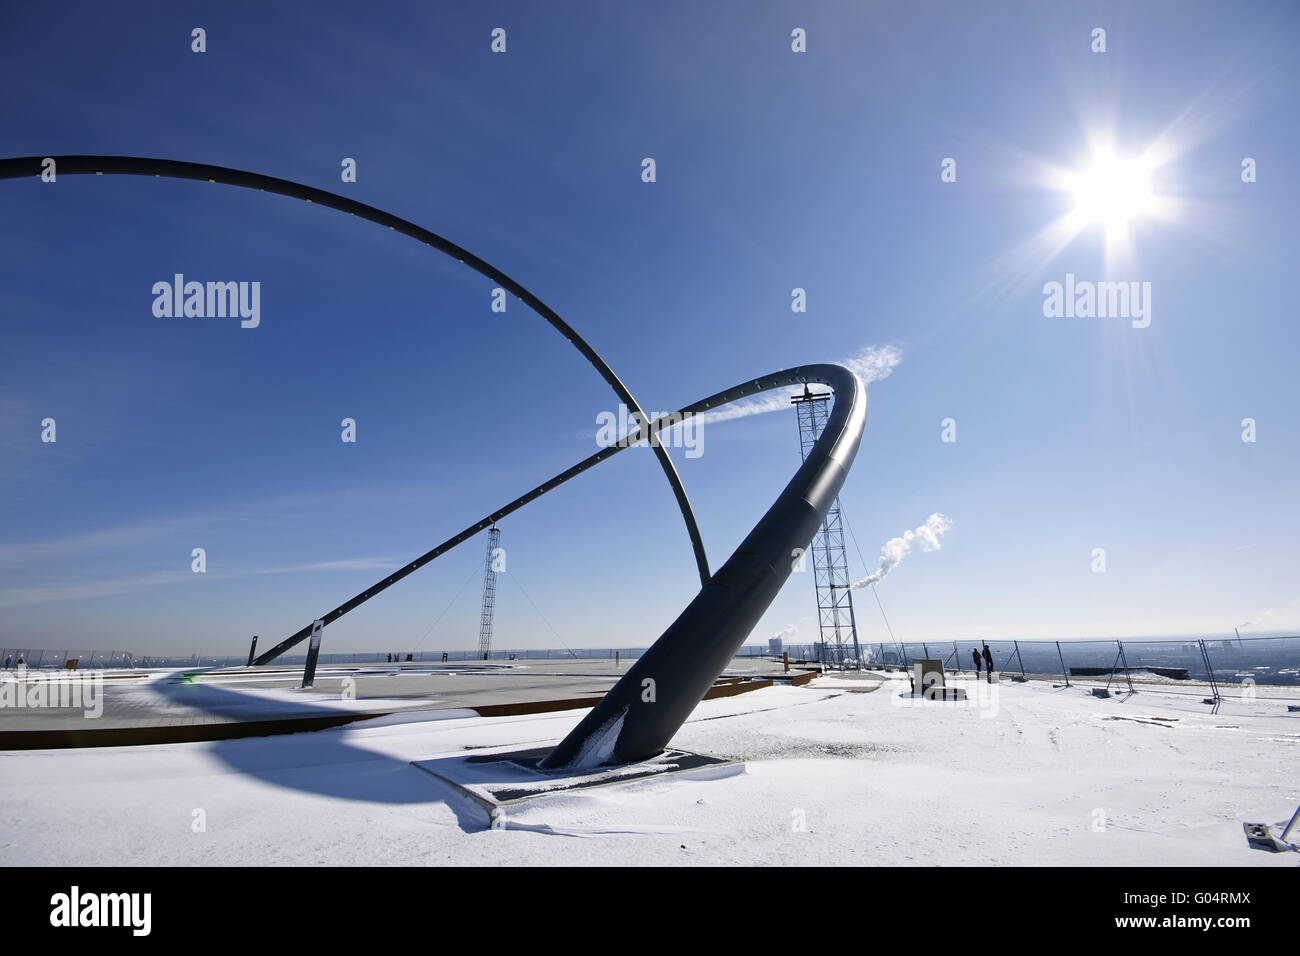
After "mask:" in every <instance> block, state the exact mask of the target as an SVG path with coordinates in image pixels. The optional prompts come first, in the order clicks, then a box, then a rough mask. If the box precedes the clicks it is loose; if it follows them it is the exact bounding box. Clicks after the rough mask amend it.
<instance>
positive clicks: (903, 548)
mask: <svg viewBox="0 0 1300 956" xmlns="http://www.w3.org/2000/svg"><path fill="white" fill-rule="evenodd" d="M951 527H952V520H951V519H950V518H949V517H948V516H947V515H943V514H939V513H938V512H935V513H934V514H932V515H930V517H928V518H926V519H925V524H923V525H921V527H919V528H917V529H915V530H913V531H904V532H903V534H902V536H901V537H898V538H890V539H889V540H888V541H886V542H885V544H884V547H882V548H881V549H880V567H878V568H877V569H876V571H875V573H874V574H871V575H869V576H867V577H865V578H863V579H862V580H861V581H856V582H854V584H853V587H854V588H855V589H859V588H866V587H871V585H873V584H875V583H876V582H877V581H879V580H880V579H881V578H883V577H884V576H885V575H886V574H888V573H889V572H890V571H892V570H894V568H895V567H897V566H898V563H899V562H900V561H902V560H903V558H905V557H907V554H908V552H910V551H911V550H912V546H913V545H915V544H918V543H919V544H920V545H921V550H922V551H938V550H939V549H940V547H942V545H941V544H940V543H939V539H940V538H941V537H943V533H944V532H945V531H947V530H948V529H949V528H951Z"/></svg>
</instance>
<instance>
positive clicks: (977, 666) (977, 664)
mask: <svg viewBox="0 0 1300 956" xmlns="http://www.w3.org/2000/svg"><path fill="white" fill-rule="evenodd" d="M970 656H971V657H973V658H975V679H976V680H979V679H980V652H979V648H978V647H972V648H971V649H970Z"/></svg>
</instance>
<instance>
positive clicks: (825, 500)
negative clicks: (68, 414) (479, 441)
mask: <svg viewBox="0 0 1300 956" xmlns="http://www.w3.org/2000/svg"><path fill="white" fill-rule="evenodd" d="M53 158H54V161H55V163H56V169H57V172H58V173H60V174H68V173H123V174H129V175H153V176H168V177H172V178H179V179H198V180H202V179H206V180H209V181H211V182H220V183H226V184H229V185H235V186H244V187H248V188H254V189H261V190H264V191H267V192H275V193H279V194H281V195H286V196H293V197H295V198H298V199H305V200H308V201H310V202H315V203H319V204H320V205H324V206H329V207H330V208H333V209H338V210H340V211H343V212H349V213H352V214H353V215H357V216H361V217H362V218H364V219H368V220H370V221H371V222H376V223H379V224H381V225H387V226H389V228H391V229H395V230H397V231H400V232H402V233H404V234H405V235H409V236H412V237H414V238H416V239H420V240H421V241H423V242H426V243H427V244H429V245H431V246H433V247H434V248H436V249H438V250H439V251H441V252H445V253H447V254H448V255H451V256H453V257H455V258H456V259H458V260H460V261H461V262H463V263H465V264H466V265H468V266H470V267H471V268H472V269H474V270H475V271H477V272H479V273H481V274H482V275H485V276H487V277H488V278H490V279H492V280H493V281H495V282H497V283H498V284H500V285H501V286H502V287H503V288H506V289H509V290H510V291H511V292H512V293H513V294H514V295H516V296H517V297H518V298H519V299H521V300H522V301H524V302H525V303H526V304H528V305H529V307H530V308H532V309H533V310H534V311H535V312H537V313H538V314H539V315H541V316H542V317H543V318H544V319H546V320H547V321H548V322H549V323H550V324H551V325H552V326H554V327H555V328H556V329H557V330H558V331H559V332H560V333H561V334H563V335H564V336H565V337H566V338H567V339H568V340H569V341H570V343H572V344H573V345H574V347H575V348H577V349H578V350H579V351H580V352H581V353H582V354H583V355H584V356H585V357H586V358H587V360H588V361H589V362H591V364H592V365H593V366H595V367H596V369H597V370H598V371H599V372H600V373H601V376H602V377H603V378H604V379H605V381H606V382H608V383H609V384H610V386H611V387H612V388H613V389H614V391H615V393H616V394H617V395H618V396H619V398H620V399H621V400H622V401H623V403H624V404H625V405H626V406H627V407H628V409H629V411H631V412H633V413H635V414H636V419H635V420H636V421H638V422H639V423H642V424H640V425H639V428H638V430H637V431H636V433H634V434H633V435H632V436H628V437H627V438H625V439H624V440H623V441H621V442H619V443H618V444H616V445H611V446H609V447H606V448H602V449H601V450H600V451H598V452H596V453H595V454H594V455H591V456H590V457H588V458H586V459H584V460H583V461H581V462H579V463H578V464H576V465H574V466H573V467H571V468H569V469H566V470H565V471H563V472H561V473H560V474H558V475H556V476H555V477H554V478H551V479H550V480H549V481H545V482H543V483H542V484H540V485H538V486H537V487H536V488H534V489H532V490H531V491H529V492H527V493H526V494H523V495H521V496H519V497H518V498H516V499H515V500H514V501H512V502H510V503H509V504H508V505H506V506H505V507H504V508H501V509H499V510H498V511H495V512H493V513H492V514H490V515H488V516H487V517H485V518H484V519H483V520H482V521H479V522H477V523H475V524H473V525H470V526H469V527H468V528H466V529H465V530H464V531H462V532H460V533H459V534H457V535H454V536H453V537H451V538H449V539H448V540H447V541H445V542H443V543H442V544H440V545H438V546H437V547H436V548H433V549H432V550H430V551H428V552H426V553H425V554H423V555H421V556H420V557H418V558H416V559H415V560H414V561H412V562H411V563H410V564H407V565H405V566H403V567H402V568H400V569H399V570H397V571H395V572H393V573H392V574H390V575H388V576H387V577H386V578H384V579H383V580H382V581H379V582H377V583H375V584H374V585H373V586H371V587H370V588H368V589H366V590H365V591H363V592H362V593H360V594H358V595H356V596H355V597H353V598H351V599H350V600H348V601H345V602H344V603H343V604H341V605H339V606H338V607H336V608H335V609H334V610H332V611H330V612H329V613H328V614H325V615H322V616H321V617H320V618H318V619H317V620H315V621H313V623H312V625H309V626H307V627H305V628H303V629H302V630H301V631H299V632H298V633H296V634H294V635H291V636H290V637H288V638H286V639H285V640H283V641H281V642H280V643H279V644H277V645H276V646H275V647H273V648H271V649H270V650H269V651H266V652H265V653H263V654H262V655H260V656H258V657H257V658H256V660H255V661H254V663H256V664H265V663H267V662H269V661H271V660H274V659H275V658H276V657H278V656H280V655H281V654H283V653H284V652H285V651H287V650H288V649H289V648H291V647H293V646H295V645H296V644H298V643H300V642H301V641H303V640H304V639H306V638H308V637H309V636H313V630H314V631H315V639H314V641H313V644H314V645H315V646H314V647H313V651H315V650H316V649H318V647H319V643H318V641H319V634H320V629H321V628H323V627H324V626H325V625H328V624H330V623H332V622H333V621H336V620H338V619H339V618H340V617H342V616H343V615H344V614H346V613H347V612H348V611H351V610H353V609H354V608H356V607H358V606H360V605H361V604H363V603H365V602H366V601H368V600H369V599H370V598H372V597H374V596H375V595H376V594H379V593H380V592H381V591H384V590H386V589H387V588H389V587H391V586H392V585H393V584H396V583H397V582H398V581H400V580H402V578H404V577H406V576H407V575H409V574H412V573H413V572H415V571H417V570H419V569H420V568H421V567H423V566H425V565H426V564H428V563H429V562H430V561H432V560H433V559H434V558H436V557H438V556H439V555H441V554H444V553H446V552H447V551H449V550H451V549H452V548H454V547H455V546H456V545H458V544H461V543H462V542H464V541H466V540H468V539H469V538H471V537H473V536H474V535H476V534H478V532H480V531H482V530H484V529H486V528H488V527H490V526H491V525H493V524H494V523H496V522H497V521H500V520H501V519H502V518H504V517H505V516H507V515H509V514H511V513H512V512H514V511H517V510H518V509H519V508H522V507H523V506H524V505H526V504H528V503H529V502H530V501H533V500H534V499H536V498H539V497H541V496H542V495H544V494H546V493H547V492H548V491H551V490H552V489H554V488H557V487H559V486H560V485H561V484H564V483H565V482H566V481H568V480H569V479H570V478H573V477H575V476H576V475H579V474H581V473H582V472H584V471H586V470H587V469H588V468H591V467H592V466H594V465H597V464H599V463H600V462H602V461H604V460H606V459H607V458H610V457H611V456H613V455H615V454H617V453H619V452H620V451H623V450H624V449H625V448H629V447H635V446H636V444H637V443H638V442H639V441H641V440H643V439H649V440H650V441H649V444H650V445H651V447H653V448H654V451H655V454H656V456H657V457H658V458H659V461H660V463H661V465H662V466H663V468H664V472H665V474H666V475H667V476H668V480H669V482H670V483H671V484H672V487H673V491H674V494H675V495H676V497H677V502H678V506H679V507H680V509H681V511H682V517H683V519H684V520H685V522H686V525H687V530H688V532H689V534H690V537H691V543H692V546H693V548H694V551H695V558H696V564H697V565H698V568H699V572H700V581H701V585H702V586H701V589H700V592H699V594H697V595H696V597H695V599H694V600H692V601H691V603H690V604H689V605H687V607H686V609H685V610H684V611H683V612H682V613H681V615H680V616H679V617H678V618H677V620H676V621H674V622H673V624H672V625H671V626H670V627H669V628H668V630H666V631H665V632H664V633H663V635H661V636H660V638H659V639H658V640H657V641H656V642H655V643H654V645H653V646H652V647H651V648H650V649H649V650H648V651H647V652H646V653H645V654H644V655H643V656H642V657H641V658H640V659H639V660H638V661H637V662H636V664H634V665H633V666H632V668H631V669H630V670H629V671H628V672H627V673H626V674H625V675H624V676H623V678H622V679H621V680H620V681H619V682H618V683H617V684H615V685H614V687H613V688H612V689H611V690H610V691H609V693H608V694H606V695H605V697H604V698H603V699H602V700H601V701H600V703H599V704H597V705H596V707H595V708H593V709H592V711H591V713H589V714H588V715H587V716H586V717H585V718H584V719H583V720H582V722H581V723H579V725H578V726H577V727H576V728H575V729H574V730H573V731H572V732H571V733H570V734H569V735H568V736H567V737H566V738H565V739H564V740H563V741H561V743H560V744H559V746H558V747H556V748H555V750H554V751H553V752H552V753H551V754H550V755H549V756H548V757H547V758H546V759H545V760H544V761H543V762H542V767H543V768H544V769H551V770H557V769H570V768H574V769H581V768H586V767H590V766H595V765H598V764H602V763H624V762H630V761H635V760H643V759H647V758H649V757H653V756H655V755H657V754H659V753H660V752H662V751H663V749H664V748H665V747H666V746H667V744H668V741H669V740H670V739H671V738H672V736H673V734H675V733H676V732H677V730H678V728H680V727H681V725H682V724H683V723H684V722H685V720H686V718H687V717H688V716H690V713H691V711H692V710H694V709H695V706H696V705H697V704H698V703H699V702H700V701H701V700H702V699H703V697H704V694H705V693H706V692H707V691H708V689H709V688H710V687H711V686H712V685H713V682H714V681H715V680H716V679H717V677H718V676H719V675H720V674H721V673H722V671H723V669H724V668H725V667H726V666H727V664H728V663H729V662H730V661H731V659H732V658H733V657H734V656H735V653H736V651H737V650H739V649H740V646H741V645H742V644H743V643H744V641H745V638H746V637H747V636H748V635H749V633H750V631H752V630H753V628H754V625H755V624H757V622H758V620H759V618H760V617H762V615H763V613H764V612H765V611H766V610H767V608H768V606H769V605H770V604H771V602H772V600H773V599H774V598H775V597H776V595H777V593H778V592H779V591H780V589H781V585H782V584H784V583H785V580H786V578H788V577H789V576H790V573H791V570H792V568H793V566H794V564H795V563H797V562H798V560H799V558H800V556H801V555H802V553H803V551H804V550H805V549H806V548H807V547H808V544H809V543H810V542H811V541H812V538H813V535H814V534H815V533H816V531H817V529H818V528H819V527H820V526H821V524H822V522H823V521H824V520H825V519H826V513H827V511H828V509H829V508H830V507H831V506H832V504H833V502H834V501H835V498H836V496H837V495H838V494H839V491H840V488H841V486H842V485H843V484H844V479H845V477H846V476H847V475H848V471H849V467H850V466H851V465H852V463H853V459H854V457H855V456H856V454H857V450H858V445H859V443H860V442H861V439H862V432H863V428H864V427H865V422H866V410H867V402H866V392H865V390H864V389H863V387H862V383H861V382H860V381H859V380H858V378H857V376H856V375H854V374H853V373H852V372H851V371H849V370H848V369H846V368H843V367H841V366H838V365H803V366H799V367H796V368H790V369H786V370H785V371H782V372H776V373H774V374H773V375H770V376H765V377H763V378H761V379H758V380H755V381H753V382H746V383H743V384H741V385H737V386H735V387H734V388H730V389H727V390H725V391H722V392H718V393H716V394H715V395H711V396H710V397H708V398H706V399H703V400H701V401H699V402H696V403H694V404H693V405H688V406H687V407H686V408H683V409H681V410H680V411H678V412H674V413H672V414H670V415H665V416H664V417H662V418H660V419H658V420H657V421H655V422H652V423H648V424H645V422H646V416H645V415H644V414H643V413H642V412H641V409H640V406H639V405H638V404H637V403H636V400H635V399H634V398H633V397H632V395H631V393H630V392H628V390H627V388H626V387H625V386H624V385H623V383H622V382H621V381H619V379H618V377H617V376H616V375H614V373H613V371H612V370H611V369H610V368H609V366H608V365H606V364H605V362H604V360H603V359H601V357H600V356H599V355H598V354H596V352H595V350H594V349H592V348H591V347H590V346H589V345H587V343H586V342H584V341H583V339H582V338H581V337H580V336H579V335H578V333H577V332H575V331H574V330H573V329H572V328H570V327H569V325H567V324H566V323H565V322H564V321H563V320H562V319H561V318H560V317H559V316H558V315H556V314H555V312H553V311H552V310H551V309H550V308H548V307H547V306H546V305H545V304H544V303H542V302H541V301H540V300H539V299H538V298H537V297H536V296H534V295H533V294H532V293H530V292H529V291H528V290H527V289H524V288H523V287H522V286H520V285H519V284H518V283H517V282H515V281H514V280H512V279H510V278H509V277H508V276H506V275H505V274H504V273H502V272H501V271H500V270H498V269H495V268H493V267H492V266H490V265H488V264H487V263H486V262H483V261H482V260H481V259H479V258H477V257H476V256H473V255H471V254H470V253H469V252H467V251H465V250H464V249H462V248H460V247H459V246H457V245H455V244H454V243H451V242H449V241H447V240H446V239H443V238H442V237H440V236H437V235H435V234H434V233H431V232H429V231H428V230H425V229H421V228H420V227H419V226H416V225H413V224H412V223H409V222H406V221H405V220H403V219H398V218H397V217H395V216H391V215H389V214H388V213H385V212H383V211H381V210H379V209H375V208H374V207H373V206H367V205H365V204H363V203H358V202H355V201H353V200H351V199H347V198H345V197H343V196H339V195H337V194H334V193H329V192H325V191H323V190H319V189H313V188H312V187H309V186H303V185H301V184H298V183H293V182H289V181H288V180H283V179H274V178H271V177H268V176H261V175H258V174H256V173H247V172H242V171H239V170H232V169H226V168H224V167H220V166H208V165H203V164H199V163H181V162H174V161H170V160H157V159H139V158H132V157H120V156H57V157H53ZM41 163H42V157H26V158H22V159H6V160H0V179H13V178H17V177H20V176H39V175H40V172H41V168H42V166H41ZM809 383H818V384H822V385H827V386H829V387H830V388H831V389H833V390H834V393H835V405H834V408H833V409H832V411H831V414H830V416H829V418H828V419H827V421H826V425H825V427H824V428H823V429H822V433H821V437H820V438H818V439H817V442H816V444H815V445H814V446H813V447H812V449H811V450H810V451H809V452H808V454H807V456H806V458H805V460H804V462H803V464H802V465H801V466H800V468H799V470H798V471H797V472H795V475H794V477H793V478H792V479H791V480H790V483H789V484H788V485H786V487H785V489H784V490H783V491H782V492H781V494H780V496H779V497H778V498H777V500H776V502H775V503H773V505H772V506H771V507H770V508H769V509H768V511H767V513H766V514H764V515H763V518H762V519H761V520H760V521H759V522H758V524H757V525H755V527H754V530H753V531H751V532H750V533H749V535H748V536H747V537H746V538H745V540H744V541H743V542H741V545H740V547H739V548H737V549H736V551H735V552H734V553H733V554H732V555H731V557H730V558H729V559H728V560H727V562H726V563H725V564H724V565H723V566H722V567H721V568H719V569H718V572H717V573H716V574H714V575H712V576H710V574H709V571H708V563H707V561H706V559H705V556H704V546H703V542H702V541H701V539H700V535H699V529H698V527H697V526H696V523H695V517H694V514H693V513H692V512H691V508H690V503H689V501H688V500H687V498H686V492H685V490H684V489H683V488H682V485H681V481H680V479H679V478H678V476H677V472H676V470H675V469H674V468H673V465H672V461H671V459H670V458H669V457H668V453H667V450H666V449H665V447H664V446H663V444H662V443H660V442H659V441H657V440H655V439H656V436H657V435H658V433H659V432H660V431H662V430H666V429H668V428H671V427H672V426H674V425H676V424H678V423H680V422H681V421H682V420H683V418H685V417H687V416H691V415H697V414H702V413H705V412H707V411H709V410H712V409H715V408H717V407H719V406H721V405H726V404H728V403H730V402H734V401H736V400H738V399H741V398H745V397H747V396H750V395H754V394H757V393H759V392H763V391H767V390H769V389H773V388H782V387H788V386H800V385H807V384H809ZM250 656H251V655H250ZM311 656H312V657H313V658H314V657H315V654H314V653H313V654H312V655H311Z"/></svg>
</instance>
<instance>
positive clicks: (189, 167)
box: [0, 156, 709, 660]
mask: <svg viewBox="0 0 1300 956" xmlns="http://www.w3.org/2000/svg"><path fill="white" fill-rule="evenodd" d="M46 159H53V160H54V164H55V172H56V175H68V174H73V175H76V174H88V173H94V174H96V175H104V174H111V175H128V176H154V177H157V178H162V177H166V178H168V179H194V180H207V181H208V182H210V183H221V184H222V185H226V186H242V187H244V188H246V189H257V190H261V191H262V192H268V193H277V194H278V195H281V196H290V197H292V198H294V199H304V200H306V201H307V202H310V203H315V204H317V205H321V206H328V207H329V208H331V209H337V210H339V211H340V212H346V213H350V214H352V215H354V216H359V217H361V218H362V219H366V220H368V221H370V222H373V223H377V224H378V225H381V226H387V227H388V228H389V229H393V230H395V231H397V232H400V233H402V234H403V235H406V236H410V237H411V238H412V239H418V240H419V241H420V242H423V243H425V244H427V245H430V246H433V248H435V249H437V250H438V251H439V252H442V253H445V254H446V255H449V256H451V257H452V258H453V259H456V260H458V261H460V262H462V263H464V264H465V265H467V266H469V267H470V268H471V269H473V270H474V271H475V272H477V273H479V274H480V275H483V276H486V277H487V278H489V279H491V280H492V281H493V282H495V283H497V284H498V285H499V286H501V287H502V288H504V289H507V290H508V291H510V292H511V293H513V294H514V296H515V297H516V298H518V299H519V300H520V301H522V302H523V303H524V304H525V305H527V306H528V307H529V308H530V309H532V310H533V311H534V312H536V313H537V314H538V315H540V316H541V317H542V318H543V319H545V320H546V321H547V322H548V323H550V325H551V326H552V327H553V328H554V329H555V330H556V331H557V332H559V333H560V334H561V335H563V336H564V337H565V339H567V340H568V342H569V344H570V345H572V346H573V347H574V348H576V349H577V350H578V351H579V352H581V353H582V356H583V357H584V358H585V359H586V360H587V361H588V362H590V363H591V365H592V366H593V367H594V368H595V369H596V371H597V372H599V373H600V377H601V378H603V379H604V380H605V382H606V384H608V385H609V387H610V388H612V389H613V390H614V394H615V395H617V396H618V398H619V400H620V401H621V402H622V403H623V404H624V405H626V406H627V408H628V410H629V411H631V412H635V413H636V414H637V416H638V418H639V419H640V420H642V421H644V420H645V417H646V416H645V413H644V412H642V410H641V406H640V404H639V403H638V402H637V400H636V399H635V398H634V397H633V396H632V393H631V392H630V391H628V389H627V386H626V385H624V384H623V382H622V380H621V379H619V377H618V376H617V375H615V374H614V370H613V369H611V368H610V367H609V366H608V365H607V364H606V363H605V360H604V359H603V358H601V357H600V354H599V353H598V352H597V351H596V350H595V349H594V348H592V347H591V346H590V345H588V344H587V342H586V340H585V339H583V337H582V336H581V335H579V334H578V333H577V332H576V331H575V330H574V329H573V327H572V326H570V325H569V324H568V323H567V322H565V321H564V320H563V319H562V318H560V316H559V315H558V314H557V313H556V312H555V310H554V309H552V308H551V307H550V306H548V305H547V304H546V303H545V302H543V301H542V300H541V299H539V298H537V296H535V295H533V293H531V292H529V291H528V290H527V289H525V288H524V287H523V286H522V285H520V284H519V283H518V282H516V281H515V280H514V279H512V278H510V277H509V276H508V275H506V274H505V273H504V272H502V271H501V270H500V269H498V268H496V267H495V266H493V265H491V264H489V263H487V262H485V261H483V260H482V259H480V258H479V257H478V256H476V255H474V254H473V253H471V252H469V251H468V250H466V249H462V248H461V247H460V246H458V245H456V244H455V243H454V242H451V241H450V240H448V239H444V238H443V237H442V236H440V235H438V234H437V233H435V232H430V231H429V230H428V229H424V228H422V227H420V226H417V225H415V223H413V222H408V221H407V220H405V219H400V218H398V217H397V216H394V215H392V214H390V213H386V212H384V211H383V210H382V209H377V208H375V207H374V206H368V205H366V204H365V203H361V202H357V201H356V200H354V199H348V198H347V197H346V196H340V195H339V194H338V193H331V192H327V191H325V190H323V189H316V188H314V187H312V186H305V185H303V184H302V183H295V182H293V181H291V180H288V179H277V178H275V177H273V176H263V175H261V174H260V173H250V172H246V171H244V170H241V169H230V168H228V167H226V166H210V165H208V164H206V163H186V162H181V161H178V160H172V159H153V158H148V157H139V156H49V157H46V156H22V157H15V158H11V159H0V179H21V178H23V177H27V176H35V177H37V178H39V177H40V175H41V172H42V169H43V166H42V163H43V162H44V161H45V160H46ZM655 456H656V457H657V458H658V459H659V464H660V466H661V467H662V468H663V471H664V475H665V476H666V477H667V478H668V483H669V485H671V486H672V489H673V495H674V497H676V499H677V507H678V509H679V510H680V511H681V513H682V520H683V521H685V522H686V533H687V534H688V535H689V536H690V539H691V548H692V550H693V551H694V553H695V564H696V567H697V569H698V570H699V574H700V583H701V584H704V583H706V582H707V581H708V580H709V560H708V556H707V555H706V554H705V551H704V541H703V539H702V538H701V537H700V529H699V525H698V524H697V523H696V521H695V512H694V511H692V510H691V502H690V499H689V498H687V497H686V489H685V488H684V487H683V486H682V481H681V478H680V477H679V476H678V474H677V469H676V468H675V467H674V466H673V460H672V458H671V457H669V455H668V450H667V449H666V448H664V447H662V446H659V445H657V446H655ZM263 656H265V655H263ZM259 660H260V659H259Z"/></svg>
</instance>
